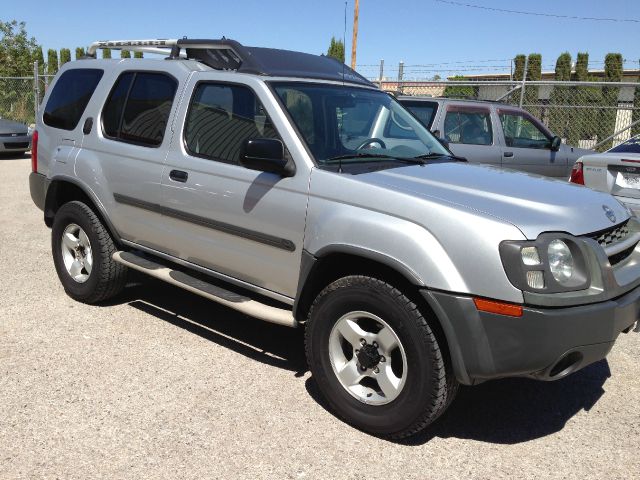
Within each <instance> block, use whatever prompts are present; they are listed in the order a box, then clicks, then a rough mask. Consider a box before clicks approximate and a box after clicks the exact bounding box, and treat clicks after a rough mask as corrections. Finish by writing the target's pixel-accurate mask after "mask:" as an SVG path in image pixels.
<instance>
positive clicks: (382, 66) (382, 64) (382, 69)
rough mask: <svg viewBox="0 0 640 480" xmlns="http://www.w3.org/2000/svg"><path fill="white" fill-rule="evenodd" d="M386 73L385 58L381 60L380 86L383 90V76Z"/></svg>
mask: <svg viewBox="0 0 640 480" xmlns="http://www.w3.org/2000/svg"><path fill="white" fill-rule="evenodd" d="M383 74H384V58H383V59H382V60H380V85H378V87H379V88H380V90H382V78H383Z"/></svg>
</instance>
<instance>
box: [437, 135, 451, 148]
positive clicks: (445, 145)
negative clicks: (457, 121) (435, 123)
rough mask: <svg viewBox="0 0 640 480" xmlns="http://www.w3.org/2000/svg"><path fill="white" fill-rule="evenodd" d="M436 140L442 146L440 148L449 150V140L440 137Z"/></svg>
mask: <svg viewBox="0 0 640 480" xmlns="http://www.w3.org/2000/svg"><path fill="white" fill-rule="evenodd" d="M436 138H437V139H438V141H439V142H440V143H441V144H442V146H443V147H444V148H446V149H447V150H450V148H449V140H447V139H446V138H442V137H436Z"/></svg>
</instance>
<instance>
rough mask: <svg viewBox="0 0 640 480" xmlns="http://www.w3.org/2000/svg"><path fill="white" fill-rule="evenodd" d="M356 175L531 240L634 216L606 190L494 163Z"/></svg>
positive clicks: (576, 232)
mask: <svg viewBox="0 0 640 480" xmlns="http://www.w3.org/2000/svg"><path fill="white" fill-rule="evenodd" d="M356 178H358V180H361V181H363V182H367V183H370V184H372V185H378V186H381V187H385V188H389V189H394V190H397V191H401V192H403V193H406V194H410V195H412V196H414V197H416V198H422V199H425V200H432V201H438V202H446V203H449V204H453V205H455V206H457V207H459V208H465V209H467V210H475V211H479V212H482V213H484V214H485V215H489V216H492V217H495V218H499V219H501V220H502V221H505V222H508V223H511V224H512V225H514V226H516V227H517V228H518V229H520V231H522V233H523V234H524V235H525V236H526V237H527V238H528V239H535V238H536V237H537V236H538V235H539V234H540V233H542V232H567V233H569V234H572V235H584V234H587V233H593V232H596V231H599V230H605V229H607V228H611V227H612V226H614V225H616V224H618V223H621V222H623V221H624V220H626V219H627V218H628V217H629V214H628V213H627V210H626V209H625V207H623V206H622V205H621V204H620V203H619V202H618V201H617V200H616V199H615V198H613V197H612V196H611V195H609V194H607V193H602V192H596V191H594V190H590V189H588V188H586V187H583V186H581V185H574V184H571V183H568V182H566V181H562V180H556V179H552V178H547V177H541V176H538V175H533V174H528V173H525V172H516V171H513V170H502V169H500V168H497V167H492V166H490V165H478V164H475V165H474V164H468V163H463V162H443V163H433V164H427V165H425V166H419V165H416V166H408V167H401V168H396V169H389V170H381V171H378V172H373V173H366V174H361V175H358V176H357V177H356ZM604 206H606V207H609V208H610V209H611V210H612V211H613V213H614V214H615V217H616V218H615V221H611V220H610V219H609V218H608V217H607V215H606V214H605V208H604Z"/></svg>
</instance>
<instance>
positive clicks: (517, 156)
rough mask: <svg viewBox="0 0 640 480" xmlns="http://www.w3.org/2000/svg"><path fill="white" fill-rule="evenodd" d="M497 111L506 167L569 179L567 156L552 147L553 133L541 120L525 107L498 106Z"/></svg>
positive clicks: (503, 159) (503, 162)
mask: <svg viewBox="0 0 640 480" xmlns="http://www.w3.org/2000/svg"><path fill="white" fill-rule="evenodd" d="M497 113H498V118H499V120H500V134H501V135H502V136H503V145H504V146H503V147H502V166H503V167H505V168H513V169H516V170H523V171H525V172H531V173H537V174H540V175H545V176H547V177H556V178H565V179H566V172H567V157H566V155H564V154H563V153H562V151H557V152H556V151H553V150H551V140H552V138H553V135H552V134H551V132H549V131H548V130H547V129H546V128H545V127H544V125H542V123H541V122H539V121H538V120H537V119H536V118H534V117H533V116H531V115H529V114H528V113H527V112H525V111H523V110H517V109H510V108H498V111H497Z"/></svg>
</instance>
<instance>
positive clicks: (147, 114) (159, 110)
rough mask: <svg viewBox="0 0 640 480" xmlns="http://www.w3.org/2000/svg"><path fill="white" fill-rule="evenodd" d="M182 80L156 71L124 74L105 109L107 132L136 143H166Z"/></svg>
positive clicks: (103, 122)
mask: <svg viewBox="0 0 640 480" xmlns="http://www.w3.org/2000/svg"><path fill="white" fill-rule="evenodd" d="M177 87H178V82H177V81H176V80H175V79H174V78H173V77H170V76H169V75H166V74H163V73H155V72H126V73H123V74H122V75H120V77H119V78H118V80H117V81H116V84H115V85H114V87H113V89H112V90H111V94H110V95H109V98H108V99H107V102H106V103H105V106H104V109H103V112H102V129H103V132H104V135H105V136H106V137H108V138H111V139H112V140H120V141H123V142H127V143H134V144H136V145H143V146H147V147H157V146H158V145H160V144H161V143H162V139H163V138H164V132H165V130H166V128H167V122H168V121H169V113H170V112H171V105H172V104H173V98H174V96H175V93H176V88H177Z"/></svg>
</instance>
